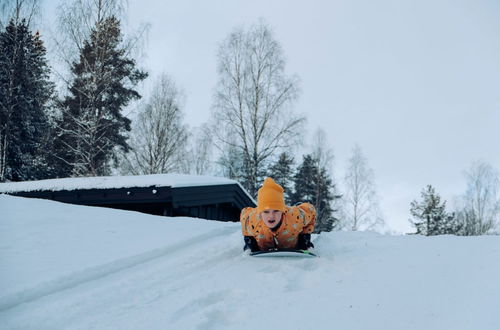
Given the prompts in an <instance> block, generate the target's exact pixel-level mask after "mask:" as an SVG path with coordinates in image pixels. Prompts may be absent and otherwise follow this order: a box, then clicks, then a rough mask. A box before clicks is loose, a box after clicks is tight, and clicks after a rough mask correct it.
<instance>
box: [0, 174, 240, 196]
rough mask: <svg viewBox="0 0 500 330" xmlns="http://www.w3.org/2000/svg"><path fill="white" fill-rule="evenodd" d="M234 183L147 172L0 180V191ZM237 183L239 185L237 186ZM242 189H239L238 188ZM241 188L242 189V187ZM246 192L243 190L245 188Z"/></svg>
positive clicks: (197, 176) (176, 186)
mask: <svg viewBox="0 0 500 330" xmlns="http://www.w3.org/2000/svg"><path fill="white" fill-rule="evenodd" d="M225 184H238V185H239V183H238V182H237V181H235V180H231V179H227V178H221V177H214V176H204V175H187V174H151V175H136V176H100V177H81V178H64V179H49V180H39V181H24V182H7V183H0V193H16V192H28V191H61V190H80V189H112V188H132V187H152V186H153V187H172V188H179V187H193V186H212V185H225ZM240 186H241V185H240ZM242 189H243V188H242ZM243 191H245V190H244V189H243ZM245 192H246V191H245Z"/></svg>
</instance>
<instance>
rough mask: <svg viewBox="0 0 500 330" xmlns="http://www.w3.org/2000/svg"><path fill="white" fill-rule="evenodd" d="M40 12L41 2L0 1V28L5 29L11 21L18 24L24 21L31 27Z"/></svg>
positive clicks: (34, 0)
mask: <svg viewBox="0 0 500 330" xmlns="http://www.w3.org/2000/svg"><path fill="white" fill-rule="evenodd" d="M39 12H40V0H0V28H2V29H3V28H5V27H6V26H7V24H9V21H10V20H13V21H14V23H16V24H17V23H19V22H20V21H21V20H23V19H24V20H26V24H27V25H31V23H32V21H33V20H34V19H35V18H37V17H38V16H37V13H39Z"/></svg>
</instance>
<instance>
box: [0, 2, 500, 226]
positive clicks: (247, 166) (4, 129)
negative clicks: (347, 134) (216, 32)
mask: <svg viewBox="0 0 500 330" xmlns="http://www.w3.org/2000/svg"><path fill="white" fill-rule="evenodd" d="M125 7H126V6H125V5H124V1H123V0H101V1H91V0H74V1H71V2H66V1H63V2H61V5H60V6H59V12H58V22H57V31H58V33H57V36H55V38H54V42H53V44H54V45H55V46H54V49H52V50H51V53H52V54H56V55H57V58H58V59H59V61H58V62H57V67H58V68H62V69H59V70H58V71H56V70H55V69H53V67H51V66H50V65H49V63H48V60H47V49H46V47H45V43H44V40H43V37H44V36H42V35H40V33H39V32H38V31H36V30H35V31H34V30H33V29H32V25H34V24H33V21H32V20H33V18H34V17H36V13H37V12H38V1H37V0H16V1H12V2H4V3H2V4H1V8H0V9H1V14H2V15H0V29H1V30H0V182H5V181H26V180H38V179H47V178H60V177H76V176H102V175H115V174H135V175H139V174H156V173H172V172H176V173H186V174H199V175H202V174H210V175H220V176H225V177H229V178H232V179H235V180H237V181H239V182H240V183H241V184H242V185H243V187H244V188H245V189H246V190H247V191H248V192H249V193H250V194H251V195H252V196H256V194H257V190H258V188H259V187H260V185H261V183H262V182H263V180H264V178H265V177H266V176H271V177H273V178H275V179H276V180H277V182H278V183H280V184H281V185H283V187H284V188H285V191H286V199H287V203H289V204H294V203H297V202H310V203H312V204H313V205H315V206H316V208H317V211H318V226H317V231H329V230H332V229H347V230H376V231H382V232H383V231H386V230H387V228H386V227H385V223H384V216H383V214H382V212H381V210H380V207H379V201H378V197H377V193H376V187H375V180H374V174H373V171H372V170H371V169H370V168H369V166H368V161H367V159H366V157H365V156H364V155H363V153H362V150H361V148H360V147H359V146H355V147H354V148H353V150H352V156H351V158H350V159H349V160H348V163H347V166H346V172H345V176H344V178H342V180H341V182H336V180H335V178H334V176H333V173H332V168H333V152H332V150H331V149H330V148H329V147H328V142H327V138H326V133H325V132H324V131H322V130H321V129H318V130H317V131H316V133H315V134H314V136H313V138H312V141H310V142H309V143H307V142H306V137H305V132H306V129H305V126H306V119H307V118H306V117H305V116H304V115H303V114H299V113H295V112H294V111H292V109H293V106H294V104H295V103H296V101H297V100H298V98H299V95H300V83H299V78H298V77H297V76H294V75H288V74H286V70H285V66H286V61H285V56H284V53H283V49H282V47H281V45H280V43H279V42H278V41H277V40H276V39H275V38H274V36H273V31H272V30H271V29H270V28H269V26H268V25H267V24H266V23H265V22H263V21H260V22H258V23H257V24H254V25H252V26H250V27H238V28H236V29H234V30H233V31H232V32H230V33H229V34H228V36H227V37H226V38H225V39H224V40H222V41H221V42H220V44H219V45H218V51H217V54H216V56H217V78H218V79H217V83H216V85H215V88H214V95H213V96H214V97H213V99H214V101H213V104H212V105H211V107H210V109H209V106H208V105H207V111H210V112H211V115H210V120H209V121H208V122H207V123H205V124H203V125H202V126H201V127H189V126H188V125H186V124H185V123H184V122H183V106H184V101H185V96H184V93H183V92H182V88H181V87H179V86H177V84H176V83H175V81H174V79H173V78H172V77H170V76H169V75H168V74H166V73H156V74H157V77H156V78H155V81H154V82H153V83H152V88H151V90H150V91H148V94H147V95H146V97H145V98H144V99H142V95H141V94H140V88H139V87H140V84H141V82H143V81H145V80H146V79H147V77H148V72H146V70H144V69H143V68H140V67H139V65H138V64H137V63H138V61H137V59H135V58H134V56H133V54H134V53H137V51H138V48H140V45H141V43H140V40H141V39H143V37H144V36H143V34H144V30H139V31H137V32H136V33H135V34H134V35H133V36H125V35H124V34H123V32H122V19H121V17H123V15H124V13H125V9H124V8H125ZM51 70H52V71H51ZM56 78H57V79H56ZM132 105H133V106H134V109H135V115H134V116H131V115H130V113H128V112H130V109H131V107H132ZM304 145H307V150H308V152H307V153H306V154H305V155H302V153H300V150H299V148H300V147H301V146H304ZM296 159H300V161H299V162H298V163H297V164H295V160H296ZM339 184H341V187H339ZM471 194H472V193H471ZM422 198H423V201H421V202H416V201H415V202H414V205H413V204H412V211H411V212H412V215H413V216H414V221H413V223H414V225H415V227H416V229H417V233H418V234H424V235H435V234H442V233H454V234H461V235H465V234H481V233H489V232H491V231H492V228H493V227H494V225H491V223H495V222H496V220H491V221H490V220H489V219H492V218H491V217H489V218H488V217H486V216H485V215H484V214H486V213H485V211H484V210H483V208H482V207H478V206H471V205H472V204H473V202H472V200H473V199H472V197H470V199H469V202H466V199H464V202H463V205H464V206H463V207H461V208H460V209H457V210H455V211H453V212H450V213H447V212H445V210H444V205H442V204H440V203H441V202H440V199H439V196H438V195H437V194H436V193H435V191H434V189H433V188H428V189H427V190H426V191H425V194H423V195H422ZM476 199H477V198H476ZM478 219H481V220H478ZM495 219H496V218H495Z"/></svg>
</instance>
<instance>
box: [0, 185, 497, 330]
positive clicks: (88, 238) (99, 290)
mask: <svg viewBox="0 0 500 330" xmlns="http://www.w3.org/2000/svg"><path fill="white" fill-rule="evenodd" d="M0 235H1V236H0V271H1V281H0V320H1V322H0V328H1V329H256V328H258V329H281V328H285V329H332V328H336V329H343V330H345V329H384V330H388V329H405V330H408V329H454V330H456V329H458V330H465V329H471V330H472V329H482V330H484V329H491V330H493V329H498V325H499V324H500V317H499V316H498V314H497V308H498V307H497V303H498V301H500V281H498V279H499V278H500V264H499V263H498V260H500V238H499V237H498V236H484V237H467V238H466V237H453V236H442V237H431V238H427V237H420V236H383V235H378V234H374V233H352V232H337V233H326V234H321V235H320V236H318V237H317V238H316V239H315V244H316V252H318V254H320V255H321V257H320V258H315V259H285V258H283V259H257V258H252V257H248V256H245V255H243V254H242V251H241V246H242V244H241V243H242V242H241V241H242V240H241V234H240V227H239V224H234V223H221V222H212V221H205V220H196V219H190V218H175V219H173V218H164V217H154V216H149V215H145V214H140V213H134V212H126V211H120V210H111V209H101V208H92V207H82V206H74V205H66V204H60V203H56V202H51V201H43V200H32V199H23V198H16V197H10V196H2V195H0Z"/></svg>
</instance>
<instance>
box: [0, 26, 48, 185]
mask: <svg viewBox="0 0 500 330" xmlns="http://www.w3.org/2000/svg"><path fill="white" fill-rule="evenodd" d="M45 55H46V50H45V47H44V45H43V42H42V40H41V39H40V35H39V33H38V32H37V33H35V34H33V33H32V32H31V31H30V29H29V26H28V24H27V22H26V20H24V19H21V20H18V21H14V20H11V21H10V22H9V24H8V25H7V26H6V28H5V31H2V32H1V33H0V181H5V180H11V181H23V180H33V179H42V178H46V177H47V176H49V175H50V174H49V173H48V170H47V169H48V167H47V166H46V164H45V162H46V161H45V158H46V155H47V153H48V148H47V147H46V146H45V144H44V143H45V142H47V141H48V139H47V132H48V129H49V124H48V116H47V109H48V104H49V101H50V99H51V98H52V95H53V89H54V86H53V83H52V82H50V80H49V74H50V71H49V67H48V65H47V61H46V58H45Z"/></svg>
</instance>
